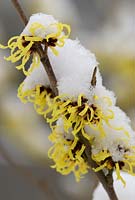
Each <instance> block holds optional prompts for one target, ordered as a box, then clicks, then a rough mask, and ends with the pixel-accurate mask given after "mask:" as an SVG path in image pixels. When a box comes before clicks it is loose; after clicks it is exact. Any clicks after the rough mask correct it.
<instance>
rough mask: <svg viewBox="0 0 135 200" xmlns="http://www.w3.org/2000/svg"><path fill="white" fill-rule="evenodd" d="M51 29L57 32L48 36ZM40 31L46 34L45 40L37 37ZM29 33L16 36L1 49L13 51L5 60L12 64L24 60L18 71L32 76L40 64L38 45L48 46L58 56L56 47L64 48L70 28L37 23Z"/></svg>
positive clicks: (63, 25) (58, 24)
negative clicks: (29, 64) (30, 61)
mask: <svg viewBox="0 0 135 200" xmlns="http://www.w3.org/2000/svg"><path fill="white" fill-rule="evenodd" d="M50 27H53V28H55V30H56V31H55V32H53V33H48V34H47V30H48V29H49V28H50ZM39 29H42V31H44V32H45V34H44V38H43V37H40V36H37V35H36V31H38V30H39ZM64 30H66V31H67V33H66V34H64V32H63V31H64ZM29 31H30V33H31V35H30V36H28V35H20V36H14V37H12V38H11V39H9V41H8V45H7V46H3V45H0V48H1V49H7V48H9V49H10V51H11V52H10V56H9V57H7V58H5V59H6V60H8V61H11V62H12V63H15V62H18V61H20V60H22V63H21V64H20V65H19V66H17V67H16V68H17V69H18V70H21V69H22V70H23V72H24V74H25V75H26V76H27V75H30V73H31V72H32V71H33V69H34V68H35V67H38V66H39V63H40V57H39V55H38V53H37V52H36V44H42V46H48V47H50V48H51V50H52V51H53V53H54V54H55V55H58V51H57V50H56V49H55V46H59V47H62V46H63V45H64V42H65V39H66V38H68V37H69V34H70V26H69V25H67V24H62V23H55V24H51V25H49V26H48V27H44V26H43V25H42V24H39V23H36V22H35V23H33V24H32V25H31V26H30V28H29ZM31 56H32V65H31V67H30V68H29V69H28V70H27V69H26V68H25V65H26V63H27V62H28V61H29V59H30V57H31Z"/></svg>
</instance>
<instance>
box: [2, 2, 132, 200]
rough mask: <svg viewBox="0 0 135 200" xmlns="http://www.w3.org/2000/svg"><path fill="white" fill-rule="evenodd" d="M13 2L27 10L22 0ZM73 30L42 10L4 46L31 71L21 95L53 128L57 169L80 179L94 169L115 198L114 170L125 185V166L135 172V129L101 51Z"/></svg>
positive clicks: (51, 151) (26, 72) (13, 59)
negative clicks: (107, 78) (111, 85)
mask: <svg viewBox="0 0 135 200" xmlns="http://www.w3.org/2000/svg"><path fill="white" fill-rule="evenodd" d="M12 2H13V3H14V5H15V6H16V9H17V10H18V11H19V13H21V12H22V13H23V11H22V9H21V7H20V5H19V3H18V1H15V0H14V1H12ZM20 16H25V15H24V13H23V15H21V14H20ZM22 19H23V17H22ZM23 21H24V22H25V23H26V18H25V20H23ZM69 35H70V26H69V25H67V24H63V23H60V22H58V21H57V20H56V19H54V17H53V16H51V15H46V14H43V13H37V14H34V15H32V16H31V17H30V19H29V21H28V23H27V24H26V26H25V28H24V30H23V31H22V33H21V34H20V35H19V36H14V37H12V38H11V39H9V41H8V44H7V45H6V46H4V45H0V48H1V49H7V48H8V49H10V56H9V57H7V58H5V59H6V60H7V61H11V62H12V63H16V62H18V61H20V65H19V66H17V67H16V68H17V69H18V70H22V71H23V73H24V75H25V76H26V78H25V79H24V81H23V82H22V83H21V84H20V86H19V88H18V97H19V98H20V100H21V101H22V102H23V103H27V102H31V103H32V104H33V105H34V108H35V110H36V112H37V113H38V114H40V115H42V116H43V117H44V118H45V120H46V121H47V123H49V125H50V127H51V130H52V132H51V134H50V135H49V140H50V141H51V142H52V147H51V148H50V149H49V151H48V156H49V158H51V159H52V160H53V161H54V165H53V166H52V168H55V169H56V171H58V172H59V173H61V174H62V175H68V174H70V173H73V174H74V175H75V178H76V181H80V179H81V178H82V177H84V175H85V174H86V173H88V172H89V170H92V171H93V172H94V173H95V175H97V177H98V179H99V181H100V182H101V183H102V184H103V186H104V188H105V190H106V191H107V193H108V195H109V197H110V199H113V200H115V199H117V196H116V193H115V191H114V188H113V178H112V172H113V171H116V174H117V179H118V180H120V181H121V182H122V183H123V185H124V186H125V185H126V182H125V180H124V179H123V178H122V176H121V171H125V172H127V173H129V174H131V175H135V174H134V171H133V168H134V166H135V132H134V131H133V130H132V128H131V126H130V120H129V118H128V117H127V115H126V114H125V113H124V112H123V111H122V110H121V109H120V108H119V107H117V106H116V98H115V95H114V93H113V92H112V91H109V90H107V89H106V87H105V86H104V85H103V84H102V77H101V74H100V71H99V67H98V62H97V61H96V58H95V55H94V54H92V53H91V52H90V51H89V50H87V49H85V48H84V47H83V46H82V45H81V44H80V41H79V40H72V39H69ZM31 58H32V59H31ZM30 59H31V60H32V61H31V65H30V66H29V67H28V64H27V62H28V61H29V60H30Z"/></svg>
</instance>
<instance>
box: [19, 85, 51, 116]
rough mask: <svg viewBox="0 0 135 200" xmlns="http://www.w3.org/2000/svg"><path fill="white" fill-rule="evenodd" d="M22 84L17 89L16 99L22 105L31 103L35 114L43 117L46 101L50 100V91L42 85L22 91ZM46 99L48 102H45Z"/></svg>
mask: <svg viewBox="0 0 135 200" xmlns="http://www.w3.org/2000/svg"><path fill="white" fill-rule="evenodd" d="M23 86H24V82H23V83H21V85H20V86H19V88H18V97H19V98H20V100H21V101H22V102H23V103H27V102H31V103H33V105H34V108H35V110H36V112H37V113H38V114H40V115H44V112H45V110H46V109H47V101H49V99H51V95H52V94H51V89H50V88H46V87H44V86H42V85H37V86H36V87H35V88H33V89H30V90H26V91H23ZM47 99H48V100H47Z"/></svg>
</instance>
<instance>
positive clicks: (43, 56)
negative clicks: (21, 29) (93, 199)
mask: <svg viewBox="0 0 135 200" xmlns="http://www.w3.org/2000/svg"><path fill="white" fill-rule="evenodd" d="M11 1H12V3H13V4H14V6H15V9H16V10H17V12H18V13H19V15H20V17H21V19H22V21H23V22H24V24H25V25H26V24H27V22H28V20H27V18H26V16H25V14H24V12H23V10H22V8H21V6H20V4H19V2H18V0H11ZM36 49H37V52H38V54H39V56H40V60H41V62H42V64H43V66H44V68H45V70H46V73H47V75H48V78H49V80H50V86H51V89H52V91H53V92H54V94H55V96H57V95H58V89H57V80H56V77H55V74H54V72H53V68H52V66H51V63H50V61H49V58H48V55H47V51H46V52H45V51H44V50H43V48H42V46H41V45H40V44H37V47H36ZM96 70H97V68H95V69H94V73H93V77H92V82H91V83H92V85H93V86H95V84H96V77H95V74H96ZM78 137H79V139H80V142H81V143H83V144H84V145H85V147H86V148H85V154H86V156H87V161H88V164H89V165H90V166H91V168H96V167H98V165H97V163H96V162H95V161H94V160H92V158H91V146H90V144H89V141H88V140H87V139H86V138H84V137H83V135H82V134H81V133H78ZM95 175H96V176H97V177H98V179H99V181H100V182H101V183H102V185H103V187H104V189H105V190H106V192H107V194H108V196H109V197H110V200H118V198H117V195H116V193H115V191H114V187H113V177H112V171H111V172H110V173H109V174H108V176H105V174H104V173H103V171H99V172H96V173H95Z"/></svg>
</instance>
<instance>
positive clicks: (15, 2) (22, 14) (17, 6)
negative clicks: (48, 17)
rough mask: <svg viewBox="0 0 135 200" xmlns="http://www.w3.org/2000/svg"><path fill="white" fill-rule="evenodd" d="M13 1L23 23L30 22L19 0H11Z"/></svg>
mask: <svg viewBox="0 0 135 200" xmlns="http://www.w3.org/2000/svg"><path fill="white" fill-rule="evenodd" d="M11 1H12V3H13V5H14V7H15V9H16V10H17V12H18V14H19V16H20V18H21V19H22V21H23V23H24V24H25V25H26V24H27V23H28V20H27V17H26V15H25V14H24V12H23V9H22V7H21V6H20V4H19V2H18V0H11Z"/></svg>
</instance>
